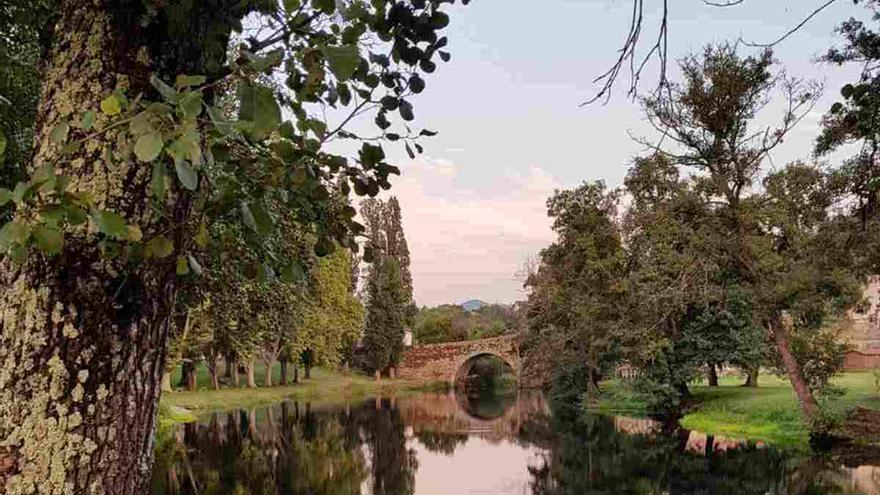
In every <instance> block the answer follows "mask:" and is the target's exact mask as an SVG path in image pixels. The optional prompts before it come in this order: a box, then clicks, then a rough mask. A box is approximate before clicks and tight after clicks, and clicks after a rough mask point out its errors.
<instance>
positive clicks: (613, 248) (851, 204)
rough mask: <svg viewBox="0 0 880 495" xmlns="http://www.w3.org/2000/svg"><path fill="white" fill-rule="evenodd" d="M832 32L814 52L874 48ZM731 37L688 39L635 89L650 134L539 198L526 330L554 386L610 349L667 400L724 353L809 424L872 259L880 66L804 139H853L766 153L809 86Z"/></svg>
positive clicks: (812, 93) (602, 373)
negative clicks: (848, 152)
mask: <svg viewBox="0 0 880 495" xmlns="http://www.w3.org/2000/svg"><path fill="white" fill-rule="evenodd" d="M844 32H845V33H846V34H847V42H846V44H845V46H844V48H842V49H840V50H831V51H830V52H829V53H828V55H827V56H826V60H827V61H829V62H838V63H842V62H846V61H851V60H865V59H868V60H873V61H876V59H877V56H876V54H877V53H878V51H876V48H880V45H878V44H877V41H876V40H877V39H880V38H877V37H874V38H867V37H866V36H865V33H870V32H869V31H867V30H865V29H864V28H863V27H860V26H856V27H853V26H851V25H850V26H849V28H847V27H846V26H845V28H844ZM875 45H876V46H875ZM737 48H738V47H737V46H735V45H731V44H722V45H717V46H710V47H707V48H706V49H705V50H704V51H703V52H702V53H699V54H695V55H691V56H688V57H686V58H685V59H683V60H682V61H681V62H680V70H681V79H680V80H679V81H678V82H676V83H670V84H668V85H665V86H663V87H661V88H660V89H659V90H658V91H657V92H655V93H653V94H652V95H650V96H647V97H644V98H642V99H641V104H642V108H643V111H644V116H645V118H646V120H647V121H648V122H650V123H651V124H652V125H653V126H654V128H655V129H656V130H657V132H658V134H659V135H660V137H658V138H657V140H656V141H652V140H645V141H644V142H645V144H646V145H650V147H649V148H648V149H649V150H650V151H649V153H648V154H646V155H644V156H642V157H639V158H637V159H635V160H634V162H633V164H632V166H631V168H630V169H629V172H628V173H627V175H626V179H625V180H624V185H623V187H621V188H619V189H614V190H612V189H609V188H607V187H606V186H605V185H604V184H603V183H601V182H592V183H584V184H583V185H581V186H579V187H577V188H574V189H571V190H564V191H558V192H557V193H556V194H555V195H554V196H553V197H552V198H550V199H549V201H548V212H549V215H550V217H551V218H552V219H553V230H554V231H555V232H556V235H557V240H556V242H554V243H553V244H552V245H550V246H549V247H547V248H546V249H544V250H543V251H542V252H541V256H540V263H539V266H538V267H537V268H536V269H535V270H533V272H532V273H531V274H530V275H529V277H528V280H527V282H526V285H527V286H528V287H529V288H530V289H531V294H530V297H529V310H528V325H529V336H528V338H527V347H528V348H529V354H530V355H531V356H532V360H535V356H540V357H541V359H544V360H545V361H548V362H552V363H554V365H553V366H552V370H551V371H552V374H553V376H555V378H554V385H553V390H554V396H555V397H557V398H560V399H565V400H580V399H581V398H582V397H583V394H584V393H587V394H589V395H595V394H598V393H599V389H598V383H599V381H600V380H602V379H605V378H609V377H612V376H614V374H615V371H616V370H618V369H621V367H623V368H624V369H628V370H630V371H631V373H630V374H631V375H634V376H635V378H634V379H633V385H634V386H635V387H636V388H637V389H638V390H640V391H641V392H643V393H644V394H645V396H646V397H648V398H649V400H650V403H651V407H652V409H653V410H654V411H656V412H661V413H665V414H668V415H670V416H677V415H678V414H680V413H681V411H682V410H683V408H685V407H686V405H687V404H688V400H689V398H690V391H689V389H688V385H689V383H691V382H692V381H694V380H695V379H698V378H701V377H703V376H705V375H706V373H707V371H708V372H709V373H708V374H709V375H710V380H711V378H712V375H714V374H715V370H716V368H717V367H719V366H722V365H723V366H728V367H736V368H739V369H740V370H742V372H743V374H744V375H746V376H747V377H748V378H747V379H746V380H745V381H744V384H745V385H750V386H755V385H756V383H757V381H756V380H757V374H758V370H759V369H770V370H772V371H773V372H775V373H778V374H780V375H783V376H787V377H788V378H789V379H790V381H791V383H792V385H793V387H794V390H795V393H796V395H797V398H798V401H799V403H800V405H801V407H802V409H803V412H804V414H805V416H806V418H807V419H808V421H809V423H810V424H811V425H812V426H813V427H814V428H815V429H817V430H824V429H826V428H828V427H829V424H828V423H829V421H828V418H827V417H826V416H825V415H824V414H823V412H822V409H821V407H820V405H821V400H822V399H823V398H827V397H829V396H833V394H834V392H835V389H834V387H833V386H832V385H831V383H830V379H831V378H832V377H833V376H834V374H835V373H837V372H838V371H840V370H841V368H842V365H843V356H844V352H845V350H846V346H845V345H844V344H843V343H841V341H840V340H839V339H838V338H837V335H836V330H835V329H836V328H838V327H837V326H836V325H835V323H836V322H838V320H839V319H841V318H843V317H844V316H845V311H846V310H848V309H850V308H852V307H854V306H855V305H857V304H858V303H859V302H860V300H861V298H862V295H861V286H862V283H863V282H864V280H865V277H866V275H867V274H869V273H878V270H880V264H878V259H877V257H876V253H877V252H878V249H877V247H878V238H877V233H878V226H880V223H878V220H880V216H878V213H880V212H878V208H877V204H878V184H880V182H878V180H877V178H878V177H880V165H878V162H877V160H876V156H875V150H876V149H878V148H877V143H878V138H880V134H878V130H880V129H878V128H876V127H875V126H874V125H873V122H874V120H875V119H874V115H876V112H877V110H878V109H880V80H878V79H876V78H875V75H874V73H873V72H870V71H869V72H866V73H865V74H864V75H863V76H862V78H861V79H860V80H859V81H858V82H856V83H854V84H848V85H846V86H845V87H843V88H842V90H841V100H840V102H838V103H835V104H834V105H833V106H832V107H831V108H830V110H828V112H827V113H826V114H825V116H824V118H823V119H822V131H821V133H820V135H819V136H818V137H817V139H816V145H815V149H814V150H812V151H813V152H814V153H813V154H814V156H816V157H817V160H818V159H819V158H824V157H825V156H826V155H827V154H828V153H830V152H831V151H834V150H836V149H838V148H839V147H840V146H842V145H845V144H849V143H857V144H860V145H861V151H859V152H857V153H856V154H855V155H853V156H851V157H849V158H847V159H845V160H843V161H842V162H840V163H838V164H836V165H835V166H832V167H822V166H820V165H819V164H818V161H817V162H816V163H807V162H794V163H789V164H786V165H781V166H780V165H777V166H770V160H769V155H770V153H771V152H772V151H773V150H774V149H775V148H776V147H777V146H778V145H780V144H781V143H782V142H783V141H784V140H785V139H786V138H787V137H788V135H789V133H790V132H791V131H792V129H793V128H795V126H796V124H797V123H798V122H800V121H801V119H803V118H804V117H805V116H806V115H807V114H808V113H809V112H811V111H813V107H814V104H815V102H816V101H817V99H818V96H819V89H820V88H817V87H816V86H815V85H814V84H811V83H808V82H806V81H801V80H796V79H791V78H789V77H787V76H786V75H785V73H784V71H782V69H781V68H780V67H779V65H778V63H777V61H776V60H775V59H774V58H773V54H772V52H771V51H770V50H765V51H761V52H759V53H755V54H749V55H745V54H742V53H739V51H738V50H737ZM777 110H778V115H776V117H775V119H776V120H775V123H771V124H769V127H768V124H767V122H773V120H772V119H773V117H771V114H773V112H774V111H777ZM759 122H760V124H759Z"/></svg>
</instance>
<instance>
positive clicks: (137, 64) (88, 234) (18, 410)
mask: <svg viewBox="0 0 880 495" xmlns="http://www.w3.org/2000/svg"><path fill="white" fill-rule="evenodd" d="M147 3H149V2H143V4H138V5H129V4H128V3H127V2H115V1H109V0H64V1H62V2H61V5H59V12H60V17H59V19H58V22H57V25H56V26H55V28H54V33H55V34H54V39H53V42H52V48H51V50H50V51H49V53H48V55H47V56H46V58H45V60H44V61H43V63H44V69H43V75H42V81H43V82H42V84H43V86H42V90H41V98H40V103H39V108H38V112H37V122H36V142H35V151H34V160H33V168H36V167H38V166H40V165H42V164H45V163H50V164H53V165H54V167H55V169H56V171H57V172H58V173H59V174H64V175H66V176H69V177H70V179H71V182H70V184H71V185H70V188H69V190H72V191H79V192H88V193H89V194H90V195H91V197H92V198H93V200H94V202H95V205H96V206H98V207H100V208H110V209H112V210H114V211H117V212H119V213H120V214H122V215H123V216H125V218H126V220H127V221H128V222H130V223H133V224H136V225H138V226H139V227H140V228H141V229H142V231H143V232H145V233H149V232H151V231H155V229H156V227H157V225H158V224H159V222H160V221H161V219H159V218H155V216H154V215H153V214H152V213H151V211H150V208H148V201H147V184H148V181H149V178H150V170H149V167H148V166H146V165H143V164H137V163H136V162H135V161H134V160H132V159H130V157H129V155H130V152H129V151H128V150H127V149H126V145H125V143H124V140H122V139H120V137H121V136H119V135H117V134H116V132H114V131H108V132H105V133H102V134H101V135H100V136H96V137H91V138H90V139H88V140H87V141H86V142H85V144H84V145H83V146H82V147H80V148H79V149H78V150H76V151H75V152H73V153H72V154H68V155H66V156H65V159H64V160H60V156H59V150H58V147H57V146H54V145H53V144H52V143H51V142H50V141H51V140H49V139H47V136H48V135H49V132H50V130H51V129H52V128H53V127H54V126H55V125H56V124H57V123H58V122H60V121H61V120H62V119H65V120H68V121H70V122H72V123H74V124H75V123H76V122H77V121H78V119H79V118H80V115H82V112H83V111H85V110H88V109H96V108H98V107H99V102H100V101H101V100H102V99H104V98H106V97H107V96H108V95H109V94H111V92H113V91H115V90H126V91H127V93H128V94H131V95H134V94H137V93H141V92H147V91H148V88H149V83H148V81H149V76H150V74H151V73H154V72H160V73H161V72H162V71H166V72H173V71H177V68H179V67H183V68H186V69H189V70H198V69H200V68H201V69H204V66H205V55H204V53H205V52H204V51H199V50H187V48H192V47H193V45H194V43H198V42H200V40H199V38H198V36H199V31H202V32H204V30H206V29H211V28H216V27H217V26H216V25H214V26H211V25H210V22H209V21H210V16H207V17H205V16H201V17H200V16H195V17H194V18H193V22H197V21H198V22H203V23H206V24H208V25H207V26H200V29H196V30H189V29H184V31H187V32H186V36H188V39H189V41H188V42H181V43H178V45H180V47H178V48H177V50H178V51H177V52H175V51H174V50H167V51H165V52H163V54H162V55H158V52H159V51H161V48H162V47H165V46H168V45H169V44H174V43H175V40H174V39H171V36H169V31H170V28H168V27H167V26H162V25H161V24H159V23H160V21H159V20H155V19H154V20H153V24H152V25H150V24H148V25H147V26H146V27H144V26H143V25H142V24H139V22H141V21H142V20H143V17H142V15H141V14H143V13H144V12H146V5H144V4H147ZM209 3H211V4H212V3H216V2H199V3H198V5H199V6H200V8H202V9H203V10H204V9H214V10H216V9H217V8H218V7H222V6H219V5H208V4H209ZM138 9H142V12H139V11H138ZM216 15H230V16H233V17H234V16H235V15H237V14H236V13H235V12H232V13H222V12H218V13H217V14H216ZM165 22H167V20H166V21H165ZM227 24H228V23H227ZM227 24H222V25H221V27H224V26H225V27H226V31H225V32H226V33H227V39H228V32H229V29H228V26H227ZM156 32H161V33H163V34H164V35H165V36H164V37H161V36H160V37H158V38H157V39H159V40H160V42H158V43H157V42H153V41H151V42H147V40H150V39H151V37H153V38H155V34H156ZM222 32H223V30H222V29H221V33H222ZM181 34H183V33H181ZM221 38H222V36H221ZM219 42H220V43H224V40H219ZM193 54H195V55H193ZM178 55H179V56H182V57H185V56H191V57H194V58H195V59H194V60H192V59H190V60H186V61H185V62H186V63H183V62H182V59H180V58H178V59H176V60H175V59H174V57H175V56H178ZM221 56H222V54H221ZM179 72H184V70H180V71H179ZM106 123H107V117H105V116H101V115H99V117H98V122H97V124H96V125H97V126H101V125H104V124H106ZM72 132H73V133H82V135H77V136H75V137H76V138H82V137H85V134H84V133H83V131H78V130H76V127H75V126H74V130H72ZM167 206H168V209H169V211H170V212H171V214H172V215H174V219H175V220H176V221H178V222H177V223H178V224H184V223H185V222H183V221H182V220H185V219H186V216H187V215H188V213H189V206H188V202H187V200H186V198H185V197H184V195H176V196H175V195H172V197H171V198H170V199H169V202H168V204H167ZM36 214H37V212H35V211H19V212H17V215H20V216H28V215H36ZM175 235H176V236H180V235H182V233H181V232H176V233H175ZM98 237H99V234H98V233H97V232H96V231H95V230H94V227H86V226H82V227H78V228H77V229H76V230H75V231H73V232H71V233H70V235H68V236H67V238H66V241H65V249H64V251H63V253H61V254H60V255H58V256H54V257H45V256H42V255H38V254H35V255H32V256H31V257H30V258H29V259H28V260H27V261H26V262H25V263H24V264H22V265H15V264H14V263H12V262H11V261H10V260H9V259H8V258H7V259H4V260H3V261H2V262H0V283H2V284H3V287H4V288H3V291H2V294H0V323H2V331H0V439H2V440H0V452H3V451H5V452H10V453H11V455H12V458H13V463H14V467H13V469H12V471H11V474H9V475H8V476H7V478H6V479H5V480H0V491H2V492H4V493H8V494H10V495H14V494H25V493H28V494H30V493H39V494H52V495H54V494H80V493H95V494H103V493H113V494H141V493H145V492H146V486H147V483H148V481H149V476H150V468H151V461H152V451H153V442H154V431H155V421H156V409H157V405H158V396H159V392H160V388H161V377H162V372H163V368H164V359H165V351H166V341H167V337H168V330H169V325H170V320H169V315H170V314H171V304H172V302H173V300H174V295H175V291H176V277H175V273H174V268H173V266H172V265H171V262H170V261H164V260H154V261H151V262H149V263H145V264H143V265H140V266H137V267H135V268H132V267H129V266H127V265H126V264H125V263H123V262H121V261H116V260H113V259H108V258H106V257H104V256H102V254H101V251H100V249H99V247H98V243H97V241H98Z"/></svg>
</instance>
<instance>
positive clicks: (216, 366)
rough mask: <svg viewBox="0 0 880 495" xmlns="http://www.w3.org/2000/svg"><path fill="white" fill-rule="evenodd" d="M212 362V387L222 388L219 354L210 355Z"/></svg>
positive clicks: (210, 371)
mask: <svg viewBox="0 0 880 495" xmlns="http://www.w3.org/2000/svg"><path fill="white" fill-rule="evenodd" d="M208 359H210V360H211V362H210V363H209V365H208V372H209V373H210V374H211V388H212V389H214V390H220V359H219V358H218V357H217V356H210V357H209V358H208Z"/></svg>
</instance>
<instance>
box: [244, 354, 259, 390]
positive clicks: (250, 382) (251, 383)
mask: <svg viewBox="0 0 880 495" xmlns="http://www.w3.org/2000/svg"><path fill="white" fill-rule="evenodd" d="M245 370H246V371H247V386H248V388H257V380H256V379H255V378H254V360H253V359H248V361H247V364H245Z"/></svg>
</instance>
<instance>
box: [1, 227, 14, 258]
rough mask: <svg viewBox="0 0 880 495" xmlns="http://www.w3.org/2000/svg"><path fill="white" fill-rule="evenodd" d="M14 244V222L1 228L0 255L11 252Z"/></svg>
mask: <svg viewBox="0 0 880 495" xmlns="http://www.w3.org/2000/svg"><path fill="white" fill-rule="evenodd" d="M11 244H12V222H6V223H5V224H4V225H3V228H0V253H5V252H6V251H8V250H9V246H10V245H11Z"/></svg>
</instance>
